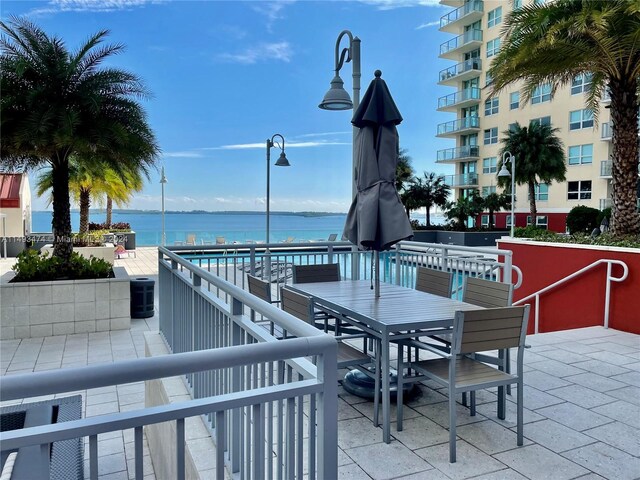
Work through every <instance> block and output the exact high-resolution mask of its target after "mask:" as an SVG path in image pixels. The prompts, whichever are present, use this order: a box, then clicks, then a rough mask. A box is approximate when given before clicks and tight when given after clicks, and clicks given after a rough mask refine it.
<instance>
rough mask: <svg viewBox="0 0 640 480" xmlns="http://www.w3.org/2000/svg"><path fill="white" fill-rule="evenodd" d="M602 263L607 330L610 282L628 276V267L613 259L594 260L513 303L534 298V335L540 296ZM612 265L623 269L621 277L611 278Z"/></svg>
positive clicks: (536, 327) (536, 331) (606, 325)
mask: <svg viewBox="0 0 640 480" xmlns="http://www.w3.org/2000/svg"><path fill="white" fill-rule="evenodd" d="M602 263H606V264H607V287H606V291H605V300H604V328H609V300H610V297H611V282H612V281H613V282H618V283H620V282H623V281H625V280H626V279H627V276H628V274H629V267H627V264H626V263H624V262H623V261H622V260H613V259H608V258H601V259H600V260H596V261H595V262H593V263H591V264H589V265H587V266H586V267H583V268H581V269H580V270H578V271H576V272H573V273H572V274H571V275H567V276H566V277H564V278H561V279H560V280H558V281H556V282H554V283H552V284H551V285H547V286H546V287H544V288H542V289H540V290H538V291H537V292H534V293H532V294H530V295H527V296H526V297H524V298H521V299H520V300H518V301H516V302H513V304H514V305H518V304H521V303H523V302H526V301H527V300H529V299H531V298H535V301H536V314H535V331H534V333H539V317H540V295H542V294H543V293H546V292H548V291H550V290H553V289H554V288H556V287H557V286H559V285H562V284H564V283H567V282H568V281H569V280H573V279H574V278H576V277H578V276H580V275H582V274H583V273H585V272H586V271H588V270H591V269H592V268H595V267H597V266H598V265H600V264H602ZM612 264H616V265H620V266H621V267H622V269H623V272H624V273H623V274H622V276H621V277H613V276H611V265H612Z"/></svg>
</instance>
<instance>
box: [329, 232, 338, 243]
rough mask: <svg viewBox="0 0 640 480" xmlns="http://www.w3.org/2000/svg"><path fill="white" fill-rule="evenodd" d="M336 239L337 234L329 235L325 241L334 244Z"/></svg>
mask: <svg viewBox="0 0 640 480" xmlns="http://www.w3.org/2000/svg"><path fill="white" fill-rule="evenodd" d="M336 238H338V234H337V233H332V234H331V235H329V238H327V241H329V242H335V241H336Z"/></svg>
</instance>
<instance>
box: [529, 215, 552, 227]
mask: <svg viewBox="0 0 640 480" xmlns="http://www.w3.org/2000/svg"><path fill="white" fill-rule="evenodd" d="M527 225H531V215H527ZM536 227H539V228H545V229H546V228H548V227H549V218H548V217H547V216H546V215H536Z"/></svg>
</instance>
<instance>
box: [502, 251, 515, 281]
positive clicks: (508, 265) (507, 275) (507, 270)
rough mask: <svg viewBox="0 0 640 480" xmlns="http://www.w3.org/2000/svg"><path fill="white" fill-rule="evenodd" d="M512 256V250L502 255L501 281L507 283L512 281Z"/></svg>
mask: <svg viewBox="0 0 640 480" xmlns="http://www.w3.org/2000/svg"><path fill="white" fill-rule="evenodd" d="M512 257H513V252H509V253H508V254H507V253H505V255H504V268H503V270H504V275H503V279H502V281H503V282H504V283H508V284H511V283H513V278H512V275H513V267H512V264H513V258H512Z"/></svg>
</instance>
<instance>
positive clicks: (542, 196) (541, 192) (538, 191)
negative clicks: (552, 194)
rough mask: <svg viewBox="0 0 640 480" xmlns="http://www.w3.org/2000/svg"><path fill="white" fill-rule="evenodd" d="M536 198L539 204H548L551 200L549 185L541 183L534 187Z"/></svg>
mask: <svg viewBox="0 0 640 480" xmlns="http://www.w3.org/2000/svg"><path fill="white" fill-rule="evenodd" d="M534 196H535V199H536V201H537V202H546V201H547V200H549V184H548V183H539V184H538V185H535V187H534ZM529 200H531V198H529Z"/></svg>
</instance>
